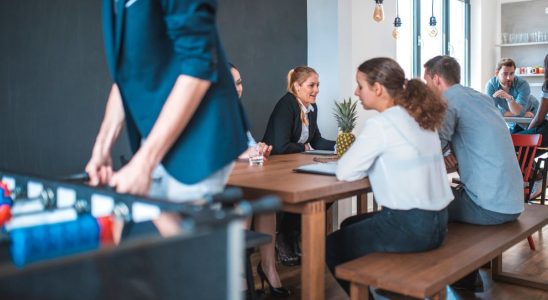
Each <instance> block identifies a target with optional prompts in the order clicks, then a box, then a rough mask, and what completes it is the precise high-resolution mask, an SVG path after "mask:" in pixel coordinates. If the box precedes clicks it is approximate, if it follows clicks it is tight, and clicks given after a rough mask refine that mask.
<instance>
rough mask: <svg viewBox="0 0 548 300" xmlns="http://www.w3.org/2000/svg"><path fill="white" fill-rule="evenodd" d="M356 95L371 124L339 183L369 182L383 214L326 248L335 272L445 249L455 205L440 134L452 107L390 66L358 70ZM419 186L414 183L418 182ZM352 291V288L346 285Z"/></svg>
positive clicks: (344, 231)
mask: <svg viewBox="0 0 548 300" xmlns="http://www.w3.org/2000/svg"><path fill="white" fill-rule="evenodd" d="M356 80H357V82H358V87H357V88H356V92H355V95H356V96H358V97H359V98H360V100H361V103H362V105H363V107H364V109H373V110H376V111H378V112H379V114H378V115H376V116H374V117H371V118H370V119H368V120H367V121H366V123H365V125H364V128H363V130H362V132H361V133H360V135H359V136H358V137H357V138H356V141H355V142H354V143H353V144H352V146H351V147H350V149H349V150H348V151H347V152H346V153H345V154H344V155H343V156H342V157H341V158H340V159H339V161H338V164H337V171H336V175H337V179H339V180H344V181H355V180H359V179H362V178H365V177H367V176H368V177H369V181H370V182H371V187H372V189H373V193H374V194H375V199H376V200H377V202H378V203H379V204H380V205H382V207H383V209H382V210H381V211H378V212H375V213H372V214H364V215H358V216H353V217H350V218H348V219H346V220H345V221H344V222H343V223H342V224H341V229H340V230H338V231H336V232H334V233H332V234H330V235H329V236H328V237H327V240H326V262H327V265H328V267H329V269H330V270H331V271H332V272H334V270H335V267H336V266H337V265H339V264H341V263H344V262H347V261H350V260H352V259H355V258H357V257H361V256H364V255H367V254H371V253H373V252H418V251H426V250H430V249H434V248H437V247H439V246H440V245H441V244H442V242H443V240H444V238H445V235H446V233H447V206H448V205H449V202H451V200H452V199H453V195H452V194H451V189H450V188H449V181H448V179H447V171H446V169H445V165H444V163H443V157H442V153H441V147H440V141H439V138H438V134H437V129H438V128H439V127H440V126H441V124H442V122H443V115H444V113H445V111H446V109H447V106H446V104H445V103H444V102H443V101H442V100H441V99H440V98H439V97H438V96H436V95H435V94H434V93H432V92H431V91H430V90H429V89H428V88H427V87H426V85H425V84H424V83H422V82H421V81H420V80H417V79H412V80H409V81H407V80H406V79H405V74H404V72H403V70H402V68H401V67H400V66H399V65H398V63H397V62H395V61H394V60H392V59H390V58H373V59H370V60H368V61H366V62H364V63H363V64H361V65H360V66H359V67H358V72H357V74H356ZM410 181H411V182H410ZM341 285H342V286H343V287H344V288H345V289H346V290H347V291H348V283H347V282H341Z"/></svg>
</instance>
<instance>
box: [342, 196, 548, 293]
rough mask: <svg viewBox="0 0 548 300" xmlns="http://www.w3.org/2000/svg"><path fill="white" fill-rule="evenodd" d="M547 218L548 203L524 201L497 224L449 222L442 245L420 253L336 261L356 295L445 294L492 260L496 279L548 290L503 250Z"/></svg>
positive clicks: (525, 236) (376, 254)
mask: <svg viewBox="0 0 548 300" xmlns="http://www.w3.org/2000/svg"><path fill="white" fill-rule="evenodd" d="M547 223H548V206H542V205H528V204H526V205H525V210H524V212H523V213H522V214H521V215H520V217H519V219H518V220H517V221H516V222H510V223H507V224H502V225H496V226H479V225H469V224H461V223H450V224H449V232H448V234H447V237H446V239H445V241H444V243H443V245H442V246H441V247H439V248H437V249H434V250H432V251H427V252H420V253H407V254H403V253H373V254H371V255H367V256H364V257H361V258H358V259H355V260H352V261H349V262H346V263H344V264H341V265H339V266H337V268H336V271H335V273H336V276H337V277H338V278H340V279H343V280H347V281H349V282H350V283H351V291H350V294H351V295H350V296H351V299H368V287H369V286H374V287H377V288H380V289H383V290H387V291H391V292H395V293H399V294H403V295H406V296H412V297H416V298H434V299H436V298H444V297H445V287H446V286H447V285H449V284H451V283H454V282H456V281H457V280H459V279H460V278H462V277H464V276H466V275H467V274H469V273H470V272H472V271H474V270H475V269H478V268H480V267H482V266H483V265H485V264H486V263H489V262H490V261H492V262H493V264H492V266H491V268H492V273H493V279H494V280H500V281H506V282H510V283H515V284H520V285H526V286H530V287H535V288H540V289H544V290H548V283H547V282H542V281H540V280H538V279H536V278H530V277H526V276H520V275H518V274H510V273H505V272H502V252H504V251H505V250H507V249H508V248H510V247H512V246H514V245H515V244H517V243H519V242H521V241H523V240H524V239H526V238H527V236H529V235H531V234H533V233H534V232H535V231H538V230H540V229H541V228H542V227H543V226H544V225H546V224H547Z"/></svg>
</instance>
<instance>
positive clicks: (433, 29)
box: [428, 16, 438, 37]
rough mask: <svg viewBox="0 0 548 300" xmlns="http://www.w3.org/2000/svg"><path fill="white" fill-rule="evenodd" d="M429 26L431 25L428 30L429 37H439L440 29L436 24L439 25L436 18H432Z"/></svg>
mask: <svg viewBox="0 0 548 300" xmlns="http://www.w3.org/2000/svg"><path fill="white" fill-rule="evenodd" d="M428 24H429V25H430V28H429V29H428V35H429V36H431V37H436V36H437V35H438V29H437V28H436V24H438V22H436V17H434V16H431V17H430V22H428Z"/></svg>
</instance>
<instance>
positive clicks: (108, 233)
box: [97, 216, 114, 245]
mask: <svg viewBox="0 0 548 300" xmlns="http://www.w3.org/2000/svg"><path fill="white" fill-rule="evenodd" d="M97 223H98V224H99V241H100V243H101V245H112V244H114V237H113V235H112V225H113V223H112V217H110V216H106V217H100V218H97Z"/></svg>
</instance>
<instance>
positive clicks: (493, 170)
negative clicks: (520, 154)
mask: <svg viewBox="0 0 548 300" xmlns="http://www.w3.org/2000/svg"><path fill="white" fill-rule="evenodd" d="M443 96H444V97H445V99H446V100H447V104H448V110H447V113H446V116H445V119H444V122H443V125H442V128H441V129H440V131H439V135H440V140H441V146H442V147H443V148H445V146H447V145H448V144H450V145H451V147H452V149H453V152H454V153H455V156H456V158H457V161H458V164H459V174H460V179H461V181H462V183H464V190H465V191H466V193H467V194H468V196H469V197H470V199H472V201H474V203H476V204H477V205H479V206H480V207H482V208H484V209H487V210H490V211H494V212H498V213H503V214H516V213H520V212H522V211H523V178H522V176H521V171H520V168H519V165H518V162H517V159H516V153H515V152H514V146H513V144H512V139H511V137H510V133H509V132H508V129H507V127H506V123H505V122H504V119H503V118H502V116H501V115H500V113H499V112H498V111H497V109H496V108H495V107H494V106H493V103H492V100H491V98H490V97H488V96H486V95H484V94H482V93H480V92H477V91H475V90H473V89H471V88H468V87H464V86H462V85H460V84H455V85H453V86H452V87H451V88H449V89H448V90H447V91H445V93H444V94H443Z"/></svg>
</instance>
